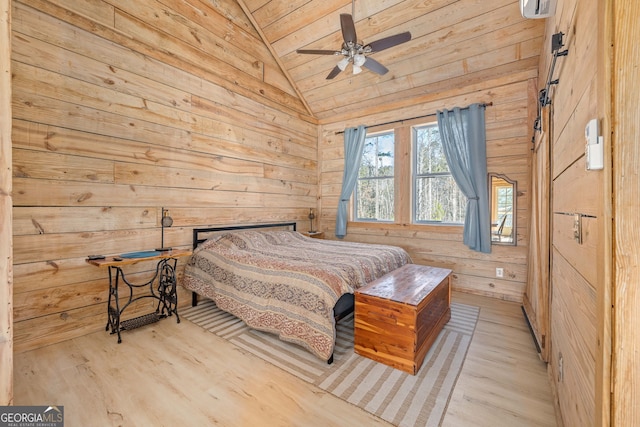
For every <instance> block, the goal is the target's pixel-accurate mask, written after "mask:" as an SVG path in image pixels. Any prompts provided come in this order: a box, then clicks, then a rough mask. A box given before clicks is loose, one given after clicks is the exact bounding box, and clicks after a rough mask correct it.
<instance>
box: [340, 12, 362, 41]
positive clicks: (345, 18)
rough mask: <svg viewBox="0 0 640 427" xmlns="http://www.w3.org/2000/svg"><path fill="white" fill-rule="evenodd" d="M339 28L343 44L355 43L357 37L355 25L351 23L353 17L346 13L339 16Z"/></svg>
mask: <svg viewBox="0 0 640 427" xmlns="http://www.w3.org/2000/svg"><path fill="white" fill-rule="evenodd" d="M340 27H341V28H342V38H343V39H344V42H345V44H346V43H349V42H352V43H354V44H355V43H357V42H358V37H357V36H356V25H355V24H354V23H353V17H352V16H351V15H349V14H348V13H341V14H340Z"/></svg>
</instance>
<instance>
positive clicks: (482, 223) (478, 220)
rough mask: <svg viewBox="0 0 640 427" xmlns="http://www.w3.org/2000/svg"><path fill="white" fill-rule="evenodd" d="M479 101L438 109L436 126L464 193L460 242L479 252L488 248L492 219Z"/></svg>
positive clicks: (482, 108) (449, 162)
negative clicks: (466, 105) (464, 106)
mask: <svg viewBox="0 0 640 427" xmlns="http://www.w3.org/2000/svg"><path fill="white" fill-rule="evenodd" d="M484 109H485V106H484V105H482V104H473V105H470V106H469V107H467V108H458V107H456V108H454V109H453V110H450V111H449V110H445V111H438V114H437V115H438V128H439V130H440V137H441V139H442V146H443V148H444V154H445V157H446V158H447V163H448V164H449V170H450V171H451V175H453V179H455V181H456V183H457V184H458V187H460V190H461V191H462V193H464V195H465V196H467V211H466V215H465V220H464V234H463V242H464V244H465V245H467V246H468V247H469V248H470V249H473V250H475V251H478V252H485V253H490V252H491V225H490V223H491V220H490V218H489V190H488V184H487V145H486V135H485V122H484Z"/></svg>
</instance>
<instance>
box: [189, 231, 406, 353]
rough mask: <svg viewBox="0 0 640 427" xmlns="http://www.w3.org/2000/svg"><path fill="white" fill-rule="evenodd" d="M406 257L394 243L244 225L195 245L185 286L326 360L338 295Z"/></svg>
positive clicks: (392, 266)
mask: <svg viewBox="0 0 640 427" xmlns="http://www.w3.org/2000/svg"><path fill="white" fill-rule="evenodd" d="M410 262H411V259H410V258H409V255H408V254H407V252H406V251H405V250H404V249H402V248H399V247H396V246H387V245H373V244H364V243H352V242H344V241H332V240H321V239H312V238H309V237H306V236H304V235H302V234H300V233H297V232H295V231H255V230H244V231H236V232H231V233H225V234H222V235H218V236H216V237H214V238H211V239H209V240H207V241H206V242H204V243H202V244H201V245H200V246H199V247H198V248H196V250H194V252H193V255H192V256H191V259H190V260H189V262H188V263H187V265H186V266H185V274H184V278H183V286H184V287H185V288H187V289H189V290H191V291H195V292H196V293H198V294H200V295H203V296H205V297H208V298H210V299H212V300H213V301H214V302H215V303H216V305H217V306H218V307H219V308H220V309H222V310H225V311H227V312H229V313H231V314H233V315H235V316H237V317H239V318H240V319H242V320H243V321H244V322H245V323H247V325H249V326H250V327H252V328H255V329H259V330H262V331H268V332H271V333H275V334H278V336H279V337H280V339H282V340H284V341H290V342H293V343H296V344H298V345H301V346H303V347H305V348H306V349H308V350H309V351H310V352H311V353H313V354H315V355H316V356H318V357H319V358H321V359H323V360H328V359H329V358H330V357H331V355H332V354H333V347H334V343H335V338H336V327H335V319H334V317H333V307H334V305H335V304H336V301H338V299H339V298H340V296H342V295H343V294H345V293H353V292H354V290H355V289H357V288H359V287H361V286H363V285H365V284H367V283H369V282H371V281H373V280H375V279H377V278H379V277H381V276H383V275H385V274H386V273H388V272H390V271H392V270H395V269H396V268H398V267H401V266H402V265H404V264H407V263H410Z"/></svg>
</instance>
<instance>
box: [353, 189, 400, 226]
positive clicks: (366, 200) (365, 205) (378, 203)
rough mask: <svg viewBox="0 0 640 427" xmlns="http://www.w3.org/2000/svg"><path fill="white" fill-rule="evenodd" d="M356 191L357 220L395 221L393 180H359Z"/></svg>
mask: <svg viewBox="0 0 640 427" xmlns="http://www.w3.org/2000/svg"><path fill="white" fill-rule="evenodd" d="M356 191H357V194H358V198H357V201H358V205H357V207H356V212H357V219H359V220H378V221H393V218H394V217H393V178H382V179H361V180H358V187H357V189H356Z"/></svg>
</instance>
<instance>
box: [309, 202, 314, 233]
mask: <svg viewBox="0 0 640 427" xmlns="http://www.w3.org/2000/svg"><path fill="white" fill-rule="evenodd" d="M308 218H309V221H310V222H311V229H310V230H309V233H315V232H316V231H315V230H314V229H313V220H314V219H315V218H316V214H315V213H313V208H309V216H308Z"/></svg>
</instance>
